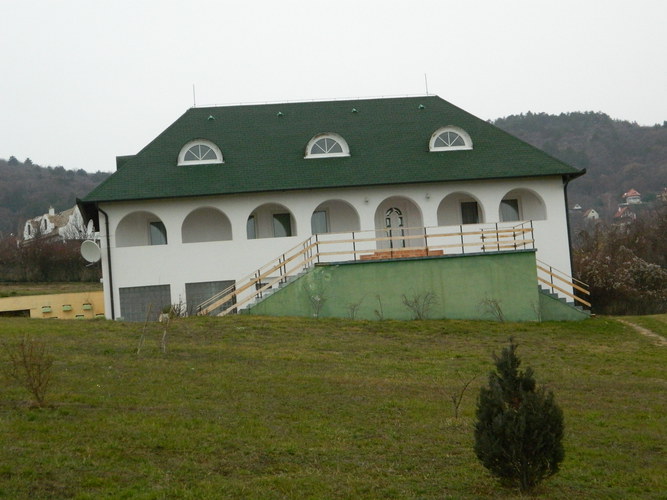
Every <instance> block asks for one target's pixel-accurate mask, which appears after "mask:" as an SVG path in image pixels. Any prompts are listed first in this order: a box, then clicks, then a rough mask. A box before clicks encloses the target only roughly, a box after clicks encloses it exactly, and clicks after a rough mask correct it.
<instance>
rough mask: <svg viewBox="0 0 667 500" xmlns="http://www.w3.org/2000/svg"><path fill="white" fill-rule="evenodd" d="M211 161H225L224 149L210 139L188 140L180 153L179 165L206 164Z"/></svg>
mask: <svg viewBox="0 0 667 500" xmlns="http://www.w3.org/2000/svg"><path fill="white" fill-rule="evenodd" d="M209 163H224V162H223V160H222V151H220V148H218V146H216V145H215V144H213V143H212V142H210V141H204V140H197V141H191V142H188V143H187V144H186V145H185V146H183V148H182V149H181V152H180V153H179V155H178V164H179V165H205V164H209Z"/></svg>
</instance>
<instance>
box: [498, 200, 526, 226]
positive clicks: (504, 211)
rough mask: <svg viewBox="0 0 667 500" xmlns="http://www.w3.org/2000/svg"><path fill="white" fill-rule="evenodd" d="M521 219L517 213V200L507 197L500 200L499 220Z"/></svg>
mask: <svg viewBox="0 0 667 500" xmlns="http://www.w3.org/2000/svg"><path fill="white" fill-rule="evenodd" d="M515 220H521V216H520V215H519V200H517V199H515V198H514V199H507V200H503V201H501V202H500V221H501V222H511V221H515Z"/></svg>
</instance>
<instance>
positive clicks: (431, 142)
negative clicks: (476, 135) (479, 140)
mask: <svg viewBox="0 0 667 500" xmlns="http://www.w3.org/2000/svg"><path fill="white" fill-rule="evenodd" d="M445 132H454V133H455V134H457V135H459V136H460V137H461V139H463V142H464V143H465V145H464V146H436V145H435V141H436V139H437V138H438V137H440V136H441V135H442V134H444V133H445ZM428 149H429V151H431V152H434V151H461V150H466V149H472V139H471V138H470V135H469V134H468V132H466V131H465V130H463V129H462V128H460V127H455V126H454V125H447V126H446V127H440V128H439V129H438V130H436V131H435V132H433V134H432V135H431V139H430V140H429V142H428Z"/></svg>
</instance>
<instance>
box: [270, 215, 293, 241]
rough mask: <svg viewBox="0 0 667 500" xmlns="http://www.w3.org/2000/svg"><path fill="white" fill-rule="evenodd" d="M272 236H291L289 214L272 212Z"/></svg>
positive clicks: (290, 218)
mask: <svg viewBox="0 0 667 500" xmlns="http://www.w3.org/2000/svg"><path fill="white" fill-rule="evenodd" d="M273 236H274V237H275V238H283V237H286V236H292V217H291V216H290V214H273Z"/></svg>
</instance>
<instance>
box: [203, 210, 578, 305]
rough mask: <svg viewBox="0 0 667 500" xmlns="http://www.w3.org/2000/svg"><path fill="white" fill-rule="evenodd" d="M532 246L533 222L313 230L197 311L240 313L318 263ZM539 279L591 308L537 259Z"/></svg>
mask: <svg viewBox="0 0 667 500" xmlns="http://www.w3.org/2000/svg"><path fill="white" fill-rule="evenodd" d="M534 248H535V242H534V240H533V228H532V224H531V222H530V221H527V222H522V223H519V224H516V223H506V224H503V223H496V224H492V225H480V226H474V227H470V226H454V227H452V226H449V227H429V228H426V227H413V228H404V229H403V231H401V234H400V235H398V236H395V235H393V234H391V233H387V232H386V231H384V230H371V231H354V232H347V233H327V234H320V235H313V236H311V237H310V238H308V239H306V240H305V241H303V242H302V243H300V244H298V245H296V246H294V247H292V248H291V249H289V250H288V251H286V252H285V253H283V254H281V255H280V256H279V257H278V258H276V259H274V260H272V261H271V262H268V263H267V264H265V265H264V266H262V267H260V268H259V269H257V270H255V271H254V272H252V273H250V274H248V275H246V276H244V277H242V278H240V279H238V280H237V281H236V284H235V285H233V286H231V287H229V288H227V289H226V290H222V291H221V292H219V293H218V294H216V295H214V296H213V297H211V298H209V299H208V300H206V301H205V302H203V303H201V304H199V306H198V307H197V311H198V314H203V315H208V314H212V313H214V312H215V314H217V315H218V316H225V315H227V314H230V313H238V312H239V311H240V310H242V309H244V308H247V307H249V306H250V305H251V304H253V303H255V302H256V301H260V300H262V299H263V298H265V297H267V296H268V295H270V294H272V293H273V292H274V291H276V290H277V289H278V288H279V287H281V286H284V285H286V284H287V283H289V282H291V281H293V280H294V279H296V278H297V277H298V276H300V275H301V274H303V273H304V272H306V271H308V270H309V269H310V268H312V267H313V266H314V265H315V264H317V263H331V262H349V261H378V260H391V259H406V258H437V257H438V256H452V255H480V254H486V253H494V252H512V251H518V250H529V249H534ZM537 280H538V283H539V284H540V289H541V290H543V291H542V293H549V294H551V295H554V296H556V297H558V298H559V299H563V300H565V301H567V300H572V301H574V302H576V303H578V304H579V306H580V307H588V308H590V303H589V302H587V301H586V300H584V299H583V298H581V297H580V295H586V296H587V295H588V294H589V292H588V290H587V287H586V285H585V283H582V282H579V281H577V280H574V279H573V278H572V277H570V276H568V275H567V274H565V273H563V272H561V271H558V270H557V269H555V268H553V267H551V266H549V265H548V264H546V263H544V262H541V261H538V264H537Z"/></svg>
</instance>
